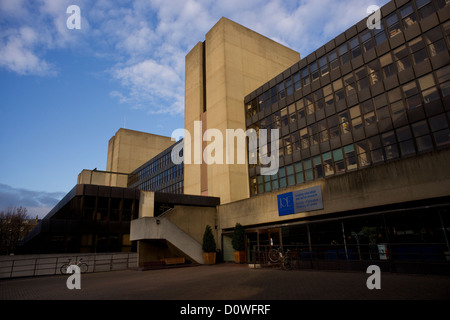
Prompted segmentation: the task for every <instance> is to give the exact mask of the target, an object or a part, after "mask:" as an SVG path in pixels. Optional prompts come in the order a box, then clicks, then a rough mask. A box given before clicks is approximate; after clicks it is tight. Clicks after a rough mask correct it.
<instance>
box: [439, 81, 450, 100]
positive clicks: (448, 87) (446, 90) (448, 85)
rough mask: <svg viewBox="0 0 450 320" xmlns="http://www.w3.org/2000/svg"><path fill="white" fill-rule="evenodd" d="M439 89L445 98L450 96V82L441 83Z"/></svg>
mask: <svg viewBox="0 0 450 320" xmlns="http://www.w3.org/2000/svg"><path fill="white" fill-rule="evenodd" d="M439 87H440V89H441V93H442V96H443V97H444V98H445V97H447V96H449V95H450V81H447V82H444V83H441V84H440V85H439Z"/></svg>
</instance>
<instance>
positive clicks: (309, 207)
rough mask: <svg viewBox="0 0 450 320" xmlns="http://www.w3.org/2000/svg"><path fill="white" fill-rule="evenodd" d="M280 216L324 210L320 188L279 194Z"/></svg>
mask: <svg viewBox="0 0 450 320" xmlns="http://www.w3.org/2000/svg"><path fill="white" fill-rule="evenodd" d="M277 201H278V215H280V216H285V215H288V214H294V213H298V212H305V211H313V210H320V209H323V202H322V191H321V189H320V186H315V187H312V188H307V189H303V190H297V191H293V192H287V193H283V194H279V195H278V196H277Z"/></svg>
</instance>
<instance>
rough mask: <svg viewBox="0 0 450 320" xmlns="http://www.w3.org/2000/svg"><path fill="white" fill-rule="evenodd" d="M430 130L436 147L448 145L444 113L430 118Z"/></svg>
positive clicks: (448, 139)
mask: <svg viewBox="0 0 450 320" xmlns="http://www.w3.org/2000/svg"><path fill="white" fill-rule="evenodd" d="M430 128H431V131H432V132H433V136H434V141H435V142H436V146H437V147H442V146H445V145H448V144H450V131H449V128H448V123H447V117H446V116H445V114H444V113H443V114H440V115H437V116H434V117H432V118H430Z"/></svg>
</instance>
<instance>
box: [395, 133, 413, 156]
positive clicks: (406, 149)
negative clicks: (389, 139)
mask: <svg viewBox="0 0 450 320" xmlns="http://www.w3.org/2000/svg"><path fill="white" fill-rule="evenodd" d="M395 132H396V134H397V140H398V144H399V146H400V152H401V155H402V157H403V156H408V155H411V154H415V153H416V149H415V147H414V142H413V140H412V134H411V130H410V128H409V126H405V127H402V128H399V129H397V130H395Z"/></svg>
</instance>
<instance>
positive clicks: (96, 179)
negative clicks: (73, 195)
mask: <svg viewBox="0 0 450 320" xmlns="http://www.w3.org/2000/svg"><path fill="white" fill-rule="evenodd" d="M109 176H110V175H109V174H108V173H106V172H101V171H94V170H87V169H84V170H82V171H81V172H80V173H79V174H78V179H77V184H95V185H97V186H107V178H109Z"/></svg>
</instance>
